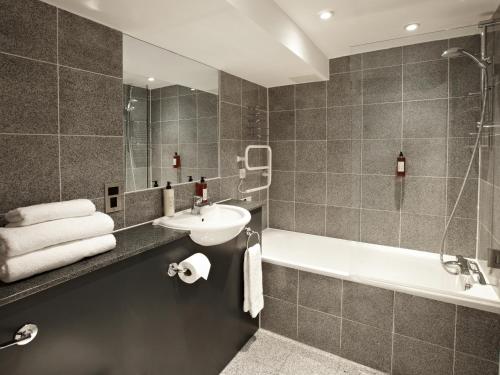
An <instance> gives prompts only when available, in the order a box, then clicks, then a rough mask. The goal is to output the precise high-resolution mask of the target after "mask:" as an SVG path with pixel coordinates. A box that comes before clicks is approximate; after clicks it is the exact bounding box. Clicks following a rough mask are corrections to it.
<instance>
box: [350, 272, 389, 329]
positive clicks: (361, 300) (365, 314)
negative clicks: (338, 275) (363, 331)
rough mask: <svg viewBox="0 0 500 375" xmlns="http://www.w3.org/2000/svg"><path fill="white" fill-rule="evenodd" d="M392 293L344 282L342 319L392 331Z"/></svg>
mask: <svg viewBox="0 0 500 375" xmlns="http://www.w3.org/2000/svg"><path fill="white" fill-rule="evenodd" d="M393 303H394V292H393V291H391V290H386V289H381V288H376V287H373V286H368V285H364V284H358V283H353V282H351V281H345V280H344V291H343V297H342V317H343V318H346V319H349V320H354V321H356V322H359V323H363V324H368V325H370V326H373V327H376V328H380V329H383V330H386V331H392V314H393Z"/></svg>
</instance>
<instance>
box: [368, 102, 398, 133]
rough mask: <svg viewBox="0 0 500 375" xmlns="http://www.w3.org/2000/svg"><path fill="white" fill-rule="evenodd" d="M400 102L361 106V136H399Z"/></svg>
mask: <svg viewBox="0 0 500 375" xmlns="http://www.w3.org/2000/svg"><path fill="white" fill-rule="evenodd" d="M401 118H402V104H401V103H385V104H372V105H365V106H363V138H364V139H371V138H375V139H381V138H401V128H402V122H401V121H402V120H401Z"/></svg>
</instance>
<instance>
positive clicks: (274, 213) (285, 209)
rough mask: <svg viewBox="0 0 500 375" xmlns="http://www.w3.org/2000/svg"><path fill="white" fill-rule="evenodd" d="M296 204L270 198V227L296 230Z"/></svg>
mask: <svg viewBox="0 0 500 375" xmlns="http://www.w3.org/2000/svg"><path fill="white" fill-rule="evenodd" d="M294 212H295V204H294V203H293V202H282V201H274V200H269V227H270V228H276V229H283V230H294V227H295V225H294V217H295V213H294Z"/></svg>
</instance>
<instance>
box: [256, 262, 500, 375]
mask: <svg viewBox="0 0 500 375" xmlns="http://www.w3.org/2000/svg"><path fill="white" fill-rule="evenodd" d="M263 277H264V294H265V297H264V298H265V306H266V307H265V309H264V310H263V312H262V315H261V326H262V328H264V329H268V330H270V331H273V332H275V333H278V334H281V335H284V336H287V337H289V338H292V339H295V340H298V341H300V342H303V343H305V344H308V345H312V346H314V347H316V348H319V349H322V350H325V351H328V352H331V353H334V354H337V355H340V356H342V357H345V358H347V359H350V360H353V361H355V362H358V363H362V364H364V365H367V366H370V367H372V368H375V369H378V370H381V371H384V372H387V373H390V374H394V375H396V374H399V375H424V374H425V375H429V374H435V375H437V374H440V375H441V374H450V375H451V374H455V375H457V374H463V375H465V374H467V375H473V374H474V375H477V374H482V375H496V374H498V351H499V350H500V315H498V314H494V313H489V312H484V311H480V310H475V309H471V308H467V307H462V306H456V305H453V304H448V303H444V302H440V301H435V300H430V299H426V298H421V297H416V296H412V295H408V294H404V293H399V292H394V291H391V290H386V289H380V288H376V287H372V286H368V285H364V284H358V283H354V282H350V281H345V280H340V279H336V278H332V277H327V276H321V275H317V274H314V273H309V272H303V271H298V270H296V269H292V268H287V267H281V266H277V265H273V264H270V263H264V266H263Z"/></svg>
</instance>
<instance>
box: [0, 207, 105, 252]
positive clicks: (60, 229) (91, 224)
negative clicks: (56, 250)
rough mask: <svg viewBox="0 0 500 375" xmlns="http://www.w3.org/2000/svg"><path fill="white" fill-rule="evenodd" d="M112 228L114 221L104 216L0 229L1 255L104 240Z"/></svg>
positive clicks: (96, 214) (99, 213) (96, 215)
mask: <svg viewBox="0 0 500 375" xmlns="http://www.w3.org/2000/svg"><path fill="white" fill-rule="evenodd" d="M113 228H114V222H113V219H112V218H111V217H109V216H108V215H106V214H103V213H102V212H96V213H94V214H93V215H91V216H84V217H74V218H70V219H61V220H53V221H47V222H46V223H40V224H34V225H30V226H27V227H18V228H0V255H1V256H3V257H8V258H10V257H14V256H19V255H22V254H27V253H30V252H32V251H35V250H40V249H43V248H45V247H48V246H52V245H57V244H61V243H63V242H69V241H75V240H81V239H84V238H90V237H96V236H102V235H104V234H108V233H111V232H112V231H113Z"/></svg>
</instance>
